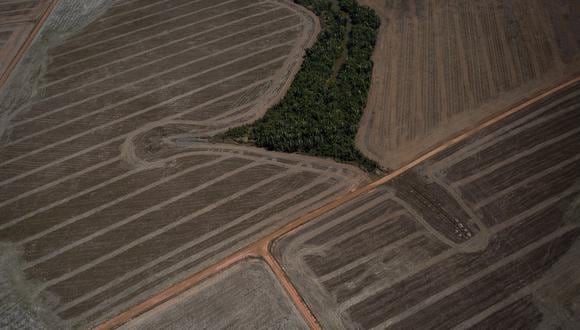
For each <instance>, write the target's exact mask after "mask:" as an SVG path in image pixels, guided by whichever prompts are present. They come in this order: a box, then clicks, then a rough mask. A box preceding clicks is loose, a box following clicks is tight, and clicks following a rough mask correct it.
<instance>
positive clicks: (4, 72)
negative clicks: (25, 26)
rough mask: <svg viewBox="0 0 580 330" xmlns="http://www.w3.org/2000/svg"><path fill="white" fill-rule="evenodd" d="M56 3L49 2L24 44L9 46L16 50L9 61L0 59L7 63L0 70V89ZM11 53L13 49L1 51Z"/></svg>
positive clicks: (56, 0) (55, 1) (55, 0)
mask: <svg viewBox="0 0 580 330" xmlns="http://www.w3.org/2000/svg"><path fill="white" fill-rule="evenodd" d="M57 3H58V0H54V1H51V2H50V4H49V5H48V6H47V7H46V9H45V10H44V13H43V14H42V16H41V17H40V19H39V20H38V22H36V24H35V25H34V28H33V29H32V31H30V33H29V34H28V37H26V39H25V40H24V42H22V43H20V44H19V43H17V44H14V45H11V46H13V47H17V48H18V50H17V52H16V54H15V55H14V56H13V57H12V58H11V59H10V58H6V59H2V58H0V60H1V61H2V62H5V63H8V64H7V65H6V67H5V68H3V69H0V88H2V86H4V84H5V83H6V81H7V80H8V77H9V76H10V74H11V73H12V71H13V70H14V68H15V67H16V64H18V62H20V60H21V59H22V56H24V54H25V53H26V51H27V50H28V47H29V46H30V44H31V43H32V40H34V38H35V37H36V35H37V34H38V31H40V28H42V26H43V25H44V22H45V21H46V19H47V18H48V16H50V13H52V10H53V9H54V7H56V4H57ZM41 4H42V3H41ZM41 4H40V5H41ZM13 51H14V50H13V49H5V50H3V54H11V53H13Z"/></svg>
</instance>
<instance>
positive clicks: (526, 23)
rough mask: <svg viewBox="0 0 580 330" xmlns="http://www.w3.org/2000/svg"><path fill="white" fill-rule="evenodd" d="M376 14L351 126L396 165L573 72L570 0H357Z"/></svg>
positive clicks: (574, 23)
mask: <svg viewBox="0 0 580 330" xmlns="http://www.w3.org/2000/svg"><path fill="white" fill-rule="evenodd" d="M360 2H361V4H366V5H369V6H371V7H372V8H374V9H375V10H376V11H377V13H379V15H381V17H382V18H383V24H382V25H381V30H380V34H379V41H378V44H377V46H376V48H375V55H374V58H373V60H374V63H375V66H374V73H373V85H372V87H371V91H370V96H369V100H368V104H367V108H366V110H365V113H364V118H363V120H362V122H361V127H360V130H359V133H358V136H357V146H358V147H359V148H360V149H361V150H362V151H363V153H365V155H367V156H368V157H370V158H372V159H375V160H377V161H379V162H380V163H381V164H382V165H384V166H386V167H390V168H398V167H399V166H401V165H403V164H405V163H407V162H408V161H410V160H412V159H414V158H416V157H417V156H418V155H419V154H422V153H423V152H425V151H426V150H427V149H429V148H430V147H432V146H434V145H436V144H438V143H439V142H441V141H444V140H446V139H447V138H449V137H450V136H453V135H454V134H456V133H457V132H459V131H461V130H464V129H466V128H469V127H472V126H474V124H476V123H478V122H480V121H481V120H483V119H484V118H487V117H489V116H491V115H493V114H495V113H498V112H500V111H502V110H503V109H507V108H509V107H510V106H511V105H512V104H515V103H517V102H519V101H521V100H523V99H526V98H528V97H529V96H530V95H531V94H534V93H536V92H538V91H540V90H543V89H546V88H549V87H551V86H553V85H555V84H556V83H557V82H560V81H562V80H565V78H567V77H569V76H572V75H574V74H577V73H578V72H580V37H579V36H580V23H579V22H580V3H579V2H578V1H575V0H558V1H553V0H515V1H505V0H483V1H469V0H445V1H435V0H410V1H396V0H361V1H360Z"/></svg>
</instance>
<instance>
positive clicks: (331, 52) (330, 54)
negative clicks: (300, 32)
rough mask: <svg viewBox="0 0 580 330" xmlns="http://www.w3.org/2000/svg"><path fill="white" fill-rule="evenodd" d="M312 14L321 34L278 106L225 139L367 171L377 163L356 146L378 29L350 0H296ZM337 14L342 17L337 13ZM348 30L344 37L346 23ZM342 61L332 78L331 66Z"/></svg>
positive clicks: (366, 11)
mask: <svg viewBox="0 0 580 330" xmlns="http://www.w3.org/2000/svg"><path fill="white" fill-rule="evenodd" d="M295 2H296V3H298V4H299V5H302V6H305V7H307V8H309V9H311V10H312V11H314V13H316V14H317V15H318V16H319V17H320V19H321V22H322V26H323V30H322V32H321V33H320V35H319V37H318V40H317V42H316V43H315V44H314V46H313V47H312V48H310V49H308V50H307V51H306V55H305V58H304V62H303V64H302V67H301V69H300V71H299V72H298V73H297V75H296V77H295V78H294V81H293V83H292V85H291V87H290V88H289V90H288V92H287V94H286V96H285V97H284V98H283V99H282V100H281V101H280V103H278V104H276V105H275V106H273V107H272V108H271V109H270V110H268V112H267V113H266V115H265V116H264V117H263V118H262V119H260V120H258V121H256V122H255V123H254V124H252V125H250V126H244V127H239V128H234V129H232V130H230V131H229V132H227V133H226V134H225V135H226V136H228V137H232V138H238V139H239V138H241V137H242V136H245V135H246V134H247V135H246V136H248V137H249V138H250V140H252V141H253V142H254V143H255V144H256V145H257V146H259V147H264V148H267V149H269V150H275V151H283V152H303V153H306V154H311V155H315V156H322V157H332V158H334V159H336V160H338V161H346V162H357V163H358V164H359V165H360V166H361V167H363V168H365V169H366V170H368V171H371V170H374V169H375V168H377V164H376V163H374V162H373V161H371V160H369V159H368V158H366V157H364V156H363V155H362V154H361V153H360V151H358V149H357V148H356V147H355V137H356V132H357V129H358V124H359V122H360V120H361V117H362V113H363V110H364V108H365V106H366V101H367V96H368V91H369V88H370V83H371V75H372V68H373V63H372V60H371V55H372V52H373V49H374V45H375V42H376V37H377V30H378V28H379V25H380V20H379V18H378V17H377V16H376V15H375V13H374V11H372V10H371V9H369V8H366V7H361V6H359V5H358V4H357V3H356V1H355V0H339V8H340V9H336V8H333V6H332V3H331V1H330V0H295ZM341 11H342V12H344V13H346V14H347V15H343V14H341ZM345 16H348V19H350V21H351V24H352V28H351V30H350V33H349V35H348V36H347V35H346V34H347V32H346V31H347V29H346V26H347V23H348V20H347V18H346V17H345ZM345 38H348V39H347V40H348V42H347V43H346V47H347V57H346V60H345V61H344V63H343V64H342V66H341V67H340V69H339V72H338V74H337V75H336V77H334V74H333V67H334V64H335V62H336V61H337V60H338V59H339V58H340V57H341V55H342V54H343V52H344V45H345V43H344V40H345Z"/></svg>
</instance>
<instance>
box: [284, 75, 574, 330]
mask: <svg viewBox="0 0 580 330" xmlns="http://www.w3.org/2000/svg"><path fill="white" fill-rule="evenodd" d="M579 122H580V83H578V82H577V83H575V84H574V85H572V86H571V87H569V88H567V89H566V90H564V91H561V92H558V93H557V94H555V95H552V96H550V97H548V98H545V99H543V100H542V101H541V102H539V103H536V104H534V105H532V106H529V107H527V108H525V109H524V110H521V111H519V112H517V113H516V114H514V115H512V116H510V117H508V118H506V119H505V120H503V121H500V122H498V123H496V124H494V125H492V126H489V127H487V128H485V129H483V130H481V131H479V132H478V133H477V134H475V135H473V136H471V137H470V138H468V139H466V140H463V141H462V142H460V143H459V144H457V145H455V146H452V147H450V148H448V149H446V150H445V151H443V152H441V153H439V154H437V155H436V156H435V157H432V158H431V159H429V160H427V161H424V162H422V163H421V164H419V165H418V166H416V167H414V168H413V169H412V170H410V171H408V172H406V173H404V174H402V175H400V176H398V177H396V179H394V180H392V181H390V182H388V183H386V184H384V185H382V186H380V187H378V189H376V190H374V191H371V192H369V193H367V194H364V195H361V196H360V197H358V198H356V199H354V200H352V201H351V202H349V203H346V204H345V205H343V206H342V207H340V208H338V209H336V210H335V211H333V212H330V213H328V214H326V215H325V216H323V217H321V218H319V219H317V220H315V221H313V222H312V223H311V224H309V225H306V226H304V227H302V228H300V229H298V230H296V231H294V232H292V233H290V234H289V235H288V236H286V237H284V238H282V239H281V240H279V241H277V242H276V244H275V245H274V247H273V253H274V255H275V256H276V257H277V258H278V260H279V261H280V262H281V264H282V266H283V268H284V270H285V271H286V272H287V274H288V275H289V277H290V279H291V281H292V282H293V283H294V284H295V286H296V287H297V289H298V292H299V293H300V294H301V295H302V296H303V298H304V299H305V301H306V303H307V305H308V306H309V307H310V308H311V309H312V311H313V313H314V314H315V315H316V317H317V318H318V320H319V321H320V323H321V325H322V326H323V327H325V328H328V329H341V328H345V329H353V328H357V329H358V328H360V329H374V328H377V329H382V328H393V329H418V328H430V329H452V328H457V329H459V328H461V329H464V328H475V329H495V328H498V327H499V328H510V329H511V328H522V329H532V328H536V327H539V328H541V329H545V328H552V327H554V328H563V329H574V328H575V326H577V325H578V322H580V312H579V309H578V307H579V306H580V305H579V304H580V293H579V292H580V291H579V290H580V264H579V263H578V257H579V256H580V239H579V237H580V127H579V126H578V123H579Z"/></svg>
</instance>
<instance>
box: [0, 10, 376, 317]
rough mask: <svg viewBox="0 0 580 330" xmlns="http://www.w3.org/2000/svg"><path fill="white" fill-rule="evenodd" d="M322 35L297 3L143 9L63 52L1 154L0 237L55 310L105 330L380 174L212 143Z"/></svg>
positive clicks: (13, 121)
mask: <svg viewBox="0 0 580 330" xmlns="http://www.w3.org/2000/svg"><path fill="white" fill-rule="evenodd" d="M58 13H59V15H60V14H62V13H63V11H62V10H61V11H59V12H58ZM64 13H65V14H66V11H64ZM56 25H57V24H56ZM49 26H54V25H53V23H51V24H49ZM49 28H50V27H49ZM318 29H319V28H318V21H317V19H316V18H315V16H313V14H311V13H309V12H307V11H306V10H304V9H303V8H300V7H298V6H296V5H293V4H291V3H288V2H286V1H272V0H264V1H254V0H251V1H250V0H219V1H216V0H211V1H210V0H196V1H190V0H187V1H186V0H168V1H149V0H139V1H126V2H125V3H124V4H122V3H118V4H113V5H111V6H110V7H109V9H108V10H107V11H106V12H104V13H103V14H102V15H101V16H100V17H99V18H97V19H96V20H94V21H93V22H92V23H90V24H88V25H87V26H86V27H84V28H83V29H82V30H81V31H80V32H78V33H77V34H75V35H74V36H67V35H65V36H64V37H62V36H59V37H61V38H62V39H63V40H61V41H60V42H59V43H58V44H54V45H53V44H52V43H50V42H49V45H50V47H49V49H48V59H47V61H48V65H47V67H46V72H45V74H42V75H41V76H40V77H39V79H40V80H39V82H35V83H38V84H39V85H40V86H39V89H38V91H37V93H36V95H33V97H32V98H31V99H30V102H29V104H28V105H27V106H23V107H20V108H18V109H17V110H15V111H14V110H13V109H10V111H11V112H10V116H9V118H10V122H9V126H8V133H7V134H6V136H5V137H4V138H5V140H6V141H5V142H4V143H3V144H2V146H1V149H0V173H1V174H0V214H2V216H1V217H0V240H1V241H7V242H11V243H15V244H18V245H19V246H20V247H21V249H22V254H23V260H24V261H23V263H24V265H23V268H24V270H23V271H24V274H25V276H26V277H27V278H28V279H30V280H31V281H34V282H35V283H38V289H37V292H36V294H38V295H39V296H40V297H43V298H44V299H45V300H47V301H50V302H51V304H50V308H51V309H52V313H54V314H55V315H57V316H58V317H60V318H62V319H63V320H64V321H65V322H66V324H67V325H69V326H73V327H86V326H90V325H94V324H97V323H99V322H100V321H103V320H106V319H108V318H110V317H112V316H114V315H116V314H117V313H119V312H121V311H123V310H124V309H125V308H127V307H128V306H131V305H134V304H135V303H137V302H139V301H141V300H143V299H144V298H145V297H147V296H149V295H150V294H151V293H153V292H157V291H159V290H160V289H161V288H165V287H167V286H169V285H171V284H174V283H176V282H178V281H179V280H181V279H183V278H186V277H187V276H189V275H191V274H195V273H197V272H199V271H200V270H202V269H204V268H205V267H207V266H209V265H211V264H212V263H215V262H216V261H218V260H219V259H221V258H223V257H224V256H227V255H229V254H232V253H233V252H235V251H237V250H239V249H240V248H242V247H244V246H246V245H248V244H250V243H251V242H253V241H255V240H257V239H259V238H261V237H263V236H265V235H268V234H269V233H271V232H273V231H275V230H276V229H278V228H280V227H281V226H283V225H284V224H286V223H287V222H288V221H289V220H291V219H292V218H295V217H297V216H300V215H302V214H304V213H307V212H308V211H309V210H312V209H314V208H316V207H317V206H320V205H322V204H323V203H325V202H326V201H328V200H331V199H334V198H336V196H338V195H339V194H341V193H344V192H346V191H348V190H350V189H352V188H354V187H356V186H358V185H359V184H360V183H361V182H363V181H365V180H366V176H365V175H364V174H363V173H362V172H360V171H358V170H357V169H355V168H352V167H350V166H343V165H338V164H336V163H333V162H330V161H326V160H317V159H313V158H309V157H304V156H299V155H285V154H279V153H270V152H265V151H263V150H259V149H250V148H244V147H236V146H227V145H219V144H208V143H204V142H203V136H207V135H213V134H215V133H217V132H219V131H220V130H223V129H226V128H228V127H231V126H233V125H239V124H241V123H244V122H248V121H250V120H253V119H255V118H257V117H258V116H261V115H262V114H263V113H264V111H265V110H266V109H267V108H268V107H269V106H270V105H271V104H272V103H273V102H276V101H277V99H278V98H279V97H280V95H281V94H282V93H283V92H284V90H285V88H287V86H288V83H289V82H290V81H291V78H292V76H293V74H294V73H295V72H296V71H297V70H298V68H299V66H300V63H301V58H302V54H303V51H304V48H306V47H307V46H309V45H310V44H311V43H312V42H313V41H314V38H315V36H316V33H317V31H318ZM45 34H46V33H45ZM56 34H57V35H58V33H56ZM43 42H44V41H43ZM33 47H34V45H33ZM40 55H42V54H40ZM40 55H39V56H40ZM35 61H42V57H39V58H36V59H35Z"/></svg>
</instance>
